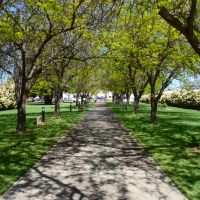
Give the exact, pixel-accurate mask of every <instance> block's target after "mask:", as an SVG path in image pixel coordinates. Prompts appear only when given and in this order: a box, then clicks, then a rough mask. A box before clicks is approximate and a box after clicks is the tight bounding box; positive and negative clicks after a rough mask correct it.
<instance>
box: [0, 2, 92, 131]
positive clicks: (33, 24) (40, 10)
mask: <svg viewBox="0 0 200 200" xmlns="http://www.w3.org/2000/svg"><path fill="white" fill-rule="evenodd" d="M89 6H90V2H88V3H84V1H82V0H79V1H78V2H77V1H76V2H71V3H65V2H63V1H56V0H48V1H45V3H44V2H43V3H42V2H38V1H36V0H33V1H18V0H16V1H11V2H10V3H7V5H6V6H4V7H1V13H0V33H1V35H2V36H3V39H2V38H1V40H0V53H1V56H2V57H3V59H2V60H3V61H1V65H0V67H1V68H2V69H3V70H5V71H6V72H7V73H9V74H10V75H11V76H12V77H13V79H14V82H15V96H16V101H17V110H18V114H17V132H18V133H23V132H24V131H25V122H26V109H25V102H26V97H27V95H28V93H29V91H30V89H31V87H32V86H33V84H34V82H35V81H36V79H37V77H38V76H39V74H40V73H41V72H42V70H43V69H45V68H46V67H47V66H48V65H49V63H50V62H52V61H53V60H54V59H56V57H57V55H58V54H57V53H58V52H55V54H53V55H48V46H49V45H50V43H51V41H52V39H53V38H56V37H57V36H58V35H60V34H62V33H65V32H70V31H72V30H74V29H78V28H79V29H81V28H83V26H85V24H84V23H85V18H84V14H85V12H86V9H85V7H86V8H88V7H89ZM82 25H83V26H82Z"/></svg>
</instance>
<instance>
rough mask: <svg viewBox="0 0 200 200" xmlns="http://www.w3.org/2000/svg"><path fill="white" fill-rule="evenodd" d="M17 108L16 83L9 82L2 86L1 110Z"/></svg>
mask: <svg viewBox="0 0 200 200" xmlns="http://www.w3.org/2000/svg"><path fill="white" fill-rule="evenodd" d="M15 107H16V101H15V94H14V83H13V82H12V81H7V82H6V83H4V84H1V85H0V110H6V109H12V108H15Z"/></svg>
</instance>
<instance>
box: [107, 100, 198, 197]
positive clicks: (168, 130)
mask: <svg viewBox="0 0 200 200" xmlns="http://www.w3.org/2000/svg"><path fill="white" fill-rule="evenodd" d="M108 105H109V106H110V107H111V108H112V110H113V111H114V113H116V114H117V116H118V118H119V119H120V120H121V121H122V123H123V124H124V125H125V126H126V127H127V128H128V129H129V130H130V131H131V133H132V134H133V136H134V137H135V138H136V139H137V140H138V141H139V142H140V143H141V144H142V146H144V148H145V149H146V150H147V152H148V153H149V155H151V156H152V157H153V159H154V160H155V161H156V162H157V163H158V165H159V166H160V167H161V168H162V169H163V171H164V172H165V173H166V174H167V175H168V176H169V177H170V178H171V179H172V180H173V182H174V183H175V184H176V185H177V186H178V187H179V189H180V190H181V191H182V192H183V193H184V194H185V195H186V196H187V197H188V198H189V199H191V200H199V199H200V112H199V111H196V110H187V109H181V108H174V107H167V108H166V109H165V110H164V109H163V110H161V109H160V110H159V111H158V121H159V122H158V124H157V125H152V124H150V107H149V105H148V104H141V107H140V114H139V115H135V114H133V113H132V109H131V108H129V110H128V111H127V110H125V108H123V107H121V106H117V105H114V104H112V103H108Z"/></svg>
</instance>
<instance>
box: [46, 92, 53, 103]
mask: <svg viewBox="0 0 200 200" xmlns="http://www.w3.org/2000/svg"><path fill="white" fill-rule="evenodd" d="M52 99H53V95H52V94H48V95H44V103H45V104H46V105H51V104H52Z"/></svg>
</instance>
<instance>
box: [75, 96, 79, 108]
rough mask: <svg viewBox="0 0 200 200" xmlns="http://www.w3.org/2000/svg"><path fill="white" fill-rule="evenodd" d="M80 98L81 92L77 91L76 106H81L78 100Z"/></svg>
mask: <svg viewBox="0 0 200 200" xmlns="http://www.w3.org/2000/svg"><path fill="white" fill-rule="evenodd" d="M78 98H79V93H78V92H77V93H76V107H79V102H78Z"/></svg>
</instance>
